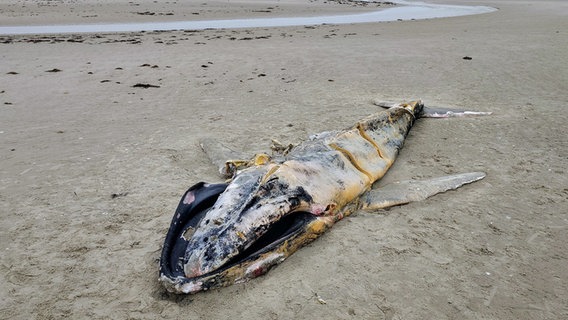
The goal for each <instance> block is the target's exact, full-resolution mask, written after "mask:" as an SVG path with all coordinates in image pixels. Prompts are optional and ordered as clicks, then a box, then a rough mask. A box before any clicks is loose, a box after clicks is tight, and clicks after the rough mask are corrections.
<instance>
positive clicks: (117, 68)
mask: <svg viewBox="0 0 568 320" xmlns="http://www.w3.org/2000/svg"><path fill="white" fill-rule="evenodd" d="M114 70H124V69H122V68H121V67H116V68H114Z"/></svg>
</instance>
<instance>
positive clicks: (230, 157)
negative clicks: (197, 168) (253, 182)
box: [199, 138, 251, 178]
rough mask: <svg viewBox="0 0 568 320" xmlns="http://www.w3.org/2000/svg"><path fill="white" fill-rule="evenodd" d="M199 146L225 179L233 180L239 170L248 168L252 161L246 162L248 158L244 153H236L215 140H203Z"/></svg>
mask: <svg viewBox="0 0 568 320" xmlns="http://www.w3.org/2000/svg"><path fill="white" fill-rule="evenodd" d="M199 145H200V146H201V149H203V151H204V152H205V154H206V155H207V157H208V158H209V160H211V162H212V163H213V164H214V165H215V166H216V167H217V168H219V173H220V174H221V175H222V176H223V177H225V178H231V177H232V176H233V175H234V174H235V172H236V171H237V169H238V168H240V167H243V166H246V165H248V164H249V163H250V162H251V161H250V160H244V159H247V158H248V157H247V156H245V155H244V154H243V153H241V152H238V151H235V150H233V149H231V148H229V147H227V146H225V145H223V144H222V143H220V142H219V141H217V140H215V139H211V138H205V139H201V140H200V141H199ZM241 159H243V160H241Z"/></svg>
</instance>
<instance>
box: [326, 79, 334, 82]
mask: <svg viewBox="0 0 568 320" xmlns="http://www.w3.org/2000/svg"><path fill="white" fill-rule="evenodd" d="M327 81H329V82H334V81H335V80H333V79H327Z"/></svg>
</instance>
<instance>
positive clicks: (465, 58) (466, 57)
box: [462, 56, 473, 60]
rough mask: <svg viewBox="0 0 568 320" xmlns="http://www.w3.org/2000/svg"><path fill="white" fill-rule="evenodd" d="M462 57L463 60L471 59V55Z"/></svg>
mask: <svg viewBox="0 0 568 320" xmlns="http://www.w3.org/2000/svg"><path fill="white" fill-rule="evenodd" d="M462 59H464V60H472V59H473V58H472V57H468V56H465V57H463V58H462Z"/></svg>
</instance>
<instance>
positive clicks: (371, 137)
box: [160, 101, 485, 293]
mask: <svg viewBox="0 0 568 320" xmlns="http://www.w3.org/2000/svg"><path fill="white" fill-rule="evenodd" d="M381 105H382V104H381ZM388 108H389V109H388V110H386V111H384V112H380V113H377V114H373V115H371V116H369V117H367V118H365V119H363V120H361V121H359V122H358V123H357V124H356V125H355V126H353V127H351V128H347V129H345V130H341V131H333V132H324V133H321V134H317V135H314V136H312V137H311V138H310V140H308V141H305V142H304V143H302V144H300V145H299V146H297V147H295V148H292V149H291V150H289V149H290V147H286V148H284V151H283V152H282V154H280V155H278V156H276V157H269V156H268V155H265V154H260V155H257V156H255V158H254V159H253V160H234V158H233V160H231V158H232V157H234V156H235V155H238V153H236V152H234V151H233V150H231V149H229V148H227V147H224V146H222V145H221V144H219V143H217V142H214V141H213V142H212V143H204V144H202V147H203V149H204V150H205V152H206V153H207V155H208V156H209V157H210V158H211V160H212V161H213V163H215V164H218V165H220V171H219V172H220V173H221V174H223V175H227V174H229V175H231V176H232V180H231V181H230V183H229V184H228V185H215V186H214V185H208V184H203V183H201V184H197V185H195V186H194V187H192V188H190V190H188V192H187V193H186V195H185V196H184V197H183V198H182V201H181V202H180V207H178V210H176V215H175V216H174V219H173V221H172V225H171V226H170V230H169V232H168V235H167V237H166V241H165V244H164V249H163V251H162V259H161V264H160V281H161V282H162V283H163V284H164V286H165V287H166V289H167V290H168V291H170V292H175V293H196V292H198V291H202V290H208V289H211V288H215V287H220V286H226V285H230V284H233V283H239V282H243V281H247V280H249V279H252V278H255V277H258V276H260V275H262V274H264V273H266V272H267V271H268V270H269V269H270V268H271V267H272V266H274V265H276V264H279V263H281V262H282V261H284V260H285V259H286V258H287V257H288V256H290V255H291V254H293V253H294V252H295V251H296V250H298V249H299V248H301V247H302V246H304V245H306V244H307V243H309V242H311V241H313V240H315V239H316V238H318V237H319V236H320V235H321V234H323V233H324V232H325V231H326V230H328V229H329V228H330V227H332V226H333V224H334V223H335V222H337V221H339V220H340V219H342V218H343V217H344V216H346V215H349V214H351V213H352V212H354V211H357V210H377V209H381V208H387V207H391V206H394V205H400V204H404V203H408V202H411V201H420V200H423V199H426V198H428V197H430V196H432V195H434V194H437V193H440V192H444V191H447V190H451V189H456V188H458V187H460V186H462V185H464V184H467V183H471V182H474V181H478V180H481V179H483V177H485V173H483V172H471V173H465V174H457V175H452V176H447V177H438V178H432V179H425V180H417V181H415V180H410V181H402V182H400V183H391V184H388V185H386V186H383V187H381V188H380V189H371V185H372V184H373V183H374V182H375V181H377V180H378V179H380V178H381V177H383V175H384V174H385V173H386V172H387V170H388V169H389V168H390V166H391V165H392V163H393V162H394V161H395V159H396V156H397V155H398V152H399V150H400V148H402V146H403V143H404V139H405V137H406V135H407V134H408V132H409V130H410V128H411V127H412V125H413V123H414V121H415V119H416V118H418V117H420V116H422V115H423V112H424V111H423V105H422V103H421V102H420V101H417V102H412V103H408V104H396V105H388ZM444 110H445V114H446V116H447V117H449V116H452V115H454V114H456V113H457V114H464V115H465V114H466V112H464V111H463V110H452V109H444ZM469 114H471V113H469ZM474 114H475V113H474ZM439 115H440V113H436V114H432V115H430V114H429V115H426V116H436V117H438V116H439ZM277 149H282V148H277ZM221 158H224V159H227V158H229V159H228V160H227V161H220V159H221ZM242 168H244V169H242ZM239 169H242V170H239ZM237 170H238V171H237ZM220 187H221V189H219V188H220ZM215 190H218V191H215ZM223 190H224V191H223ZM221 192H222V193H221ZM211 196H214V197H215V198H214V199H216V202H215V203H214V204H213V205H212V206H211V205H210V204H209V205H207V206H205V207H203V206H202V201H204V200H203V199H206V197H211ZM217 196H218V198H217ZM197 199H202V200H197ZM214 199H213V200H211V203H213V201H215V200H214ZM196 206H197V207H199V208H200V209H197V207H196ZM188 219H189V220H188ZM188 221H191V222H188ZM180 226H184V227H183V228H180ZM174 249H175V250H174Z"/></svg>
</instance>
